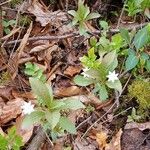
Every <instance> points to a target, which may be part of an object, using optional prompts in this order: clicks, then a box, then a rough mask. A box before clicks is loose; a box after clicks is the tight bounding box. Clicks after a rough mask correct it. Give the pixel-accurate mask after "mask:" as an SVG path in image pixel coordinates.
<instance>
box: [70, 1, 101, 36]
mask: <svg viewBox="0 0 150 150" xmlns="http://www.w3.org/2000/svg"><path fill="white" fill-rule="evenodd" d="M68 13H69V14H70V15H72V16H73V17H74V18H73V20H72V23H71V24H72V25H73V26H75V25H79V33H80V34H81V35H86V32H87V27H86V22H87V21H88V20H91V19H94V18H99V17H100V14H98V13H90V9H89V7H88V6H87V5H84V1H83V0H79V1H78V10H77V11H75V10H70V11H68Z"/></svg>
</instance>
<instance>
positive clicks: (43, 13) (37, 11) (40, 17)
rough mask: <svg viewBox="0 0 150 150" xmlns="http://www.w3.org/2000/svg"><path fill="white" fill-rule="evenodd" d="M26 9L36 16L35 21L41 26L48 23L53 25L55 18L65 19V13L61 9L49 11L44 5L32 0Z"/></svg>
mask: <svg viewBox="0 0 150 150" xmlns="http://www.w3.org/2000/svg"><path fill="white" fill-rule="evenodd" d="M28 11H29V12H30V13H31V14H33V15H34V16H36V21H37V22H39V23H40V24H41V26H43V27H44V26H46V25H47V24H48V23H51V24H52V25H54V24H55V22H56V20H62V21H65V20H67V17H66V13H64V12H62V11H54V12H50V11H49V10H48V8H47V7H46V6H45V5H43V4H41V3H39V2H38V1H34V0H32V2H31V4H30V6H29V7H28Z"/></svg>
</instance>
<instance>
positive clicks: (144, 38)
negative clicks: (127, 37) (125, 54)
mask: <svg viewBox="0 0 150 150" xmlns="http://www.w3.org/2000/svg"><path fill="white" fill-rule="evenodd" d="M148 39H149V32H148V30H147V27H144V28H143V29H141V30H139V31H138V32H137V33H136V35H135V37H134V40H133V44H134V46H135V47H136V49H137V50H139V49H140V48H142V47H143V46H145V45H146V44H147V42H148Z"/></svg>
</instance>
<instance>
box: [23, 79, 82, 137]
mask: <svg viewBox="0 0 150 150" xmlns="http://www.w3.org/2000/svg"><path fill="white" fill-rule="evenodd" d="M29 81H30V85H31V88H32V91H33V93H34V94H35V96H36V97H37V101H38V106H37V107H36V108H35V111H33V112H32V113H31V114H29V115H27V116H26V117H25V119H24V121H23V127H24V128H27V127H28V126H30V125H32V124H35V123H38V124H40V125H41V126H42V127H43V129H44V130H45V131H47V130H50V131H51V136H52V138H53V139H55V138H56V137H57V136H58V135H62V134H63V133H64V131H65V130H66V131H67V132H69V133H72V134H75V133H76V128H75V125H74V124H73V123H72V122H71V121H70V120H69V119H68V118H67V117H66V113H67V111H68V110H69V109H72V110H76V109H79V108H84V105H83V104H82V103H81V102H80V101H79V100H76V99H73V98H64V99H59V100H57V99H54V97H53V93H52V88H51V87H50V86H49V85H48V84H47V83H43V82H42V81H40V80H39V79H37V78H33V77H30V78H29Z"/></svg>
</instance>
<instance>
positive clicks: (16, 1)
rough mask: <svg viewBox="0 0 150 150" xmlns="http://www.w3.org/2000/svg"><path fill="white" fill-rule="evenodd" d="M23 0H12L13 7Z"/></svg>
mask: <svg viewBox="0 0 150 150" xmlns="http://www.w3.org/2000/svg"><path fill="white" fill-rule="evenodd" d="M22 2H23V0H11V1H10V5H11V6H12V7H15V6H16V5H18V4H21V3H22Z"/></svg>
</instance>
